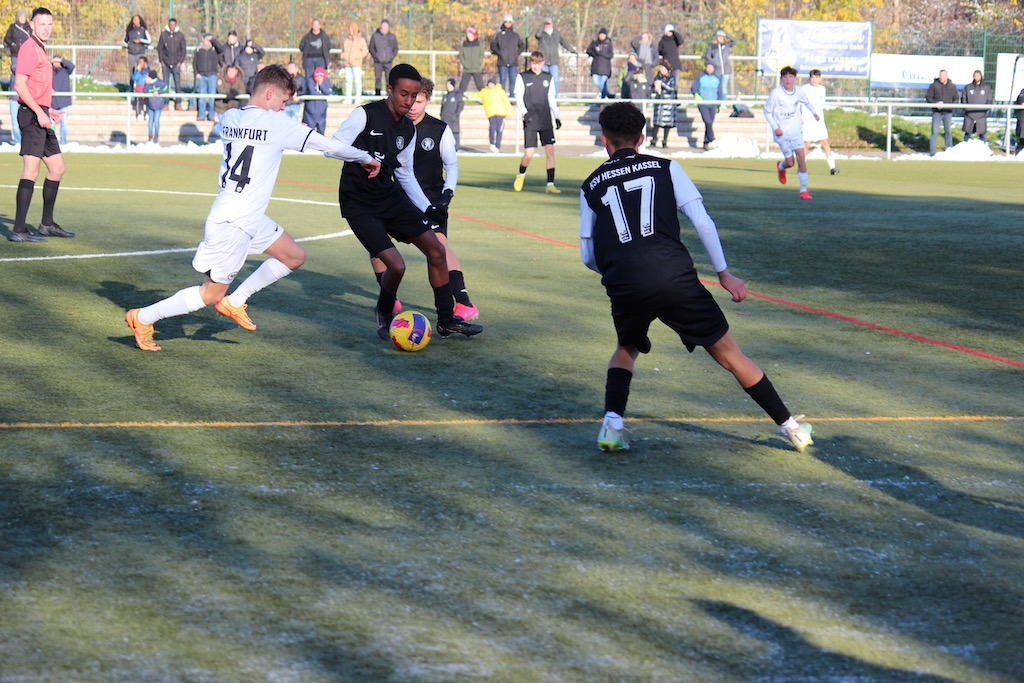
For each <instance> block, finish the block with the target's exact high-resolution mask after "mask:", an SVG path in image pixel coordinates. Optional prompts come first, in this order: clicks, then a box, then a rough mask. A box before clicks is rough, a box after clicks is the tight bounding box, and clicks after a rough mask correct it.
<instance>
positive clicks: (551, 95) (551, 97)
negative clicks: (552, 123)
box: [548, 83, 562, 119]
mask: <svg viewBox="0 0 1024 683" xmlns="http://www.w3.org/2000/svg"><path fill="white" fill-rule="evenodd" d="M554 85H555V84H554V83H552V84H551V87H549V88H548V108H549V109H551V115H552V116H554V117H555V118H556V119H560V118H562V117H561V116H559V115H558V100H556V99H555V88H554Z"/></svg>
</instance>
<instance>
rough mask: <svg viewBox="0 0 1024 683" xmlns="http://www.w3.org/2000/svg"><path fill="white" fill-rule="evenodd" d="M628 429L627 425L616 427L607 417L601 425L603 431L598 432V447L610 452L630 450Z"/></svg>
mask: <svg viewBox="0 0 1024 683" xmlns="http://www.w3.org/2000/svg"><path fill="white" fill-rule="evenodd" d="M628 431H629V430H628V429H626V428H625V427H623V428H622V429H615V428H614V427H612V425H611V419H610V418H607V417H606V418H605V419H604V423H603V424H602V425H601V431H600V432H598V434H597V447H598V448H600V449H601V450H602V451H605V452H610V453H613V452H615V451H628V450H629V440H628V439H627V438H626V432H628Z"/></svg>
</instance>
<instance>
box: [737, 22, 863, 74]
mask: <svg viewBox="0 0 1024 683" xmlns="http://www.w3.org/2000/svg"><path fill="white" fill-rule="evenodd" d="M871 41H872V33H871V23H870V22H866V21H793V20H791V19H761V20H759V21H758V22H757V49H758V63H759V64H760V65H761V69H762V70H763V71H764V72H765V73H766V74H778V73H779V69H781V68H782V67H784V66H792V67H794V68H796V70H797V71H799V72H800V73H801V74H804V75H806V74H807V72H808V71H810V70H811V69H820V70H821V75H822V76H825V77H826V78H827V77H829V76H832V77H844V78H868V76H869V75H870V68H871Z"/></svg>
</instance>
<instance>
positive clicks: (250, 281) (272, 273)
mask: <svg viewBox="0 0 1024 683" xmlns="http://www.w3.org/2000/svg"><path fill="white" fill-rule="evenodd" d="M291 272H292V271H291V269H290V268H288V266H286V265H285V264H283V263H281V262H280V261H278V260H277V259H276V258H269V259H267V260H266V261H264V262H263V263H262V264H261V265H260V267H259V268H257V269H256V270H255V271H253V274H252V275H250V276H249V277H247V278H245V281H244V282H242V284H240V285H238V287H237V288H236V289H235V291H233V292H232V293H231V294H230V295H229V296H228V301H229V302H230V303H231V305H232V306H241V305H242V304H244V303H245V302H246V301H248V300H249V297H251V296H252V295H253V294H255V293H256V292H258V291H260V290H261V289H263V288H264V287H266V286H267V285H272V284H274V283H275V282H277V281H278V280H280V279H281V278H283V277H285V276H286V275H289V274H290V273H291Z"/></svg>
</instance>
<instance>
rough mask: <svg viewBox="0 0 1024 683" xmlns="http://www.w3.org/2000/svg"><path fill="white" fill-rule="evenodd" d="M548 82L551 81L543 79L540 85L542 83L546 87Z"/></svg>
mask: <svg viewBox="0 0 1024 683" xmlns="http://www.w3.org/2000/svg"><path fill="white" fill-rule="evenodd" d="M549 83H551V81H548V80H545V81H542V82H541V85H543V86H544V87H545V88H546V87H548V84H549Z"/></svg>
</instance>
